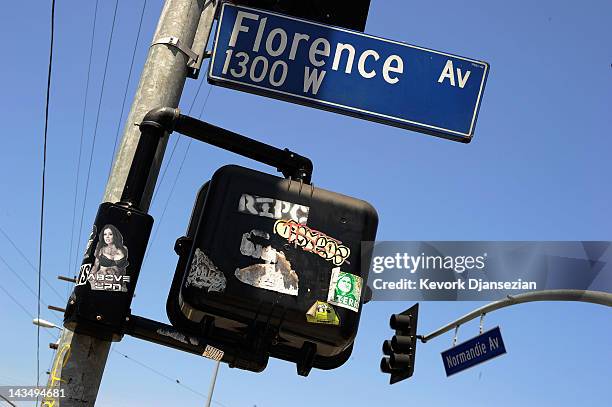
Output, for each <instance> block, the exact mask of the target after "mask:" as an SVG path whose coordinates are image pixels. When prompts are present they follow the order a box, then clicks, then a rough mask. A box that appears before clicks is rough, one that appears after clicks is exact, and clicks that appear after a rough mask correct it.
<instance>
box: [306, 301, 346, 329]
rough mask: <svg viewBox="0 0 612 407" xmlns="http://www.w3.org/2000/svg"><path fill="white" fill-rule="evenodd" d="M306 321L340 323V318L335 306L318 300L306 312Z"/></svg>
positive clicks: (327, 323)
mask: <svg viewBox="0 0 612 407" xmlns="http://www.w3.org/2000/svg"><path fill="white" fill-rule="evenodd" d="M306 321H308V322H310V323H313V324H326V325H340V318H338V314H336V310H334V307H332V306H331V305H329V304H328V303H326V302H323V301H317V302H315V303H314V304H312V307H310V308H309V309H308V312H306Z"/></svg>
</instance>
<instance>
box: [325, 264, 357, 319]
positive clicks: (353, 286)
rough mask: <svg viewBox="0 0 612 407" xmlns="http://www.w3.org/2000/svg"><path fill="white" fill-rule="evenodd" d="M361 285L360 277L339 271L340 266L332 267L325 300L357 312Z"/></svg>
mask: <svg viewBox="0 0 612 407" xmlns="http://www.w3.org/2000/svg"><path fill="white" fill-rule="evenodd" d="M361 287H362V279H361V277H359V276H356V275H354V274H351V273H345V272H343V271H340V267H336V268H333V269H332V276H331V281H330V283H329V292H328V294H327V302H329V303H330V304H334V305H337V306H339V307H342V308H347V309H350V310H352V311H355V312H357V311H359V302H360V301H359V300H360V299H361Z"/></svg>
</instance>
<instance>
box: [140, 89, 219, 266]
mask: <svg viewBox="0 0 612 407" xmlns="http://www.w3.org/2000/svg"><path fill="white" fill-rule="evenodd" d="M203 83H204V81H200V84H199V85H198V89H197V90H196V93H195V96H194V97H193V99H192V100H191V104H190V106H189V109H188V110H187V115H190V114H191V111H192V110H193V107H194V105H195V102H196V100H197V98H198V95H199V94H200V89H201V88H202V84H203ZM211 90H212V86H209V88H208V93H207V94H206V97H205V99H204V106H206V103H207V102H208V98H209V97H210V91H211ZM203 111H204V108H202V111H200V117H201V116H202V113H203ZM181 138H182V136H181V135H180V134H177V137H176V139H175V140H174V145H173V147H172V151H171V153H170V157H169V158H168V162H167V163H166V166H165V167H164V170H163V171H162V175H161V177H160V180H159V187H158V188H156V190H155V192H154V193H153V198H152V199H151V202H153V201H154V200H155V197H156V195H157V192H158V191H159V189H160V187H161V184H162V182H163V181H164V177H165V176H166V171H167V170H168V167H169V166H170V163H171V162H172V157H173V156H174V151H175V150H176V146H177V145H178V143H179V140H181ZM191 141H192V139H189V142H188V143H187V148H186V150H185V153H184V155H183V159H182V160H181V164H180V166H179V175H180V171H181V169H182V168H183V164H185V159H186V158H187V153H188V152H189V147H190V146H191ZM177 179H178V178H175V179H174V182H173V183H172V186H171V188H170V193H169V194H168V198H167V199H166V203H165V204H164V207H163V210H162V214H161V216H160V218H159V221H158V222H157V224H156V226H155V230H154V231H153V235H152V237H151V243H150V244H149V247H150V248H151V247H153V244H154V243H155V240H156V239H157V234H158V233H159V229H160V227H161V223H162V221H163V219H164V216H165V214H166V209H167V208H168V204H169V202H170V197H172V194H173V193H174V188H175V187H176V183H177ZM150 252H151V250H147V251H146V252H145V257H144V259H143V261H142V264H143V266H144V265H145V263H146V261H147V259H148V257H149V253H150Z"/></svg>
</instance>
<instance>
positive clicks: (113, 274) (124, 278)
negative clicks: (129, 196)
mask: <svg viewBox="0 0 612 407" xmlns="http://www.w3.org/2000/svg"><path fill="white" fill-rule="evenodd" d="M94 257H95V262H94V265H93V267H92V268H91V270H90V272H89V276H88V278H87V281H89V285H90V286H91V289H92V290H102V291H119V292H127V284H128V283H129V282H130V276H129V275H127V271H126V270H127V267H128V265H129V262H128V249H127V247H126V246H125V245H124V244H123V235H122V234H121V232H120V231H119V229H117V227H115V226H114V225H111V224H108V225H105V226H104V227H103V228H102V229H101V230H100V234H99V236H98V244H97V246H96V250H95V251H94Z"/></svg>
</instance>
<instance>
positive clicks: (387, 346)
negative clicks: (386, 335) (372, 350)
mask: <svg viewBox="0 0 612 407" xmlns="http://www.w3.org/2000/svg"><path fill="white" fill-rule="evenodd" d="M382 351H383V354H385V355H390V354H391V353H393V345H392V343H391V341H390V340H388V339H387V340H386V341H384V342H383V346H382Z"/></svg>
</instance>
